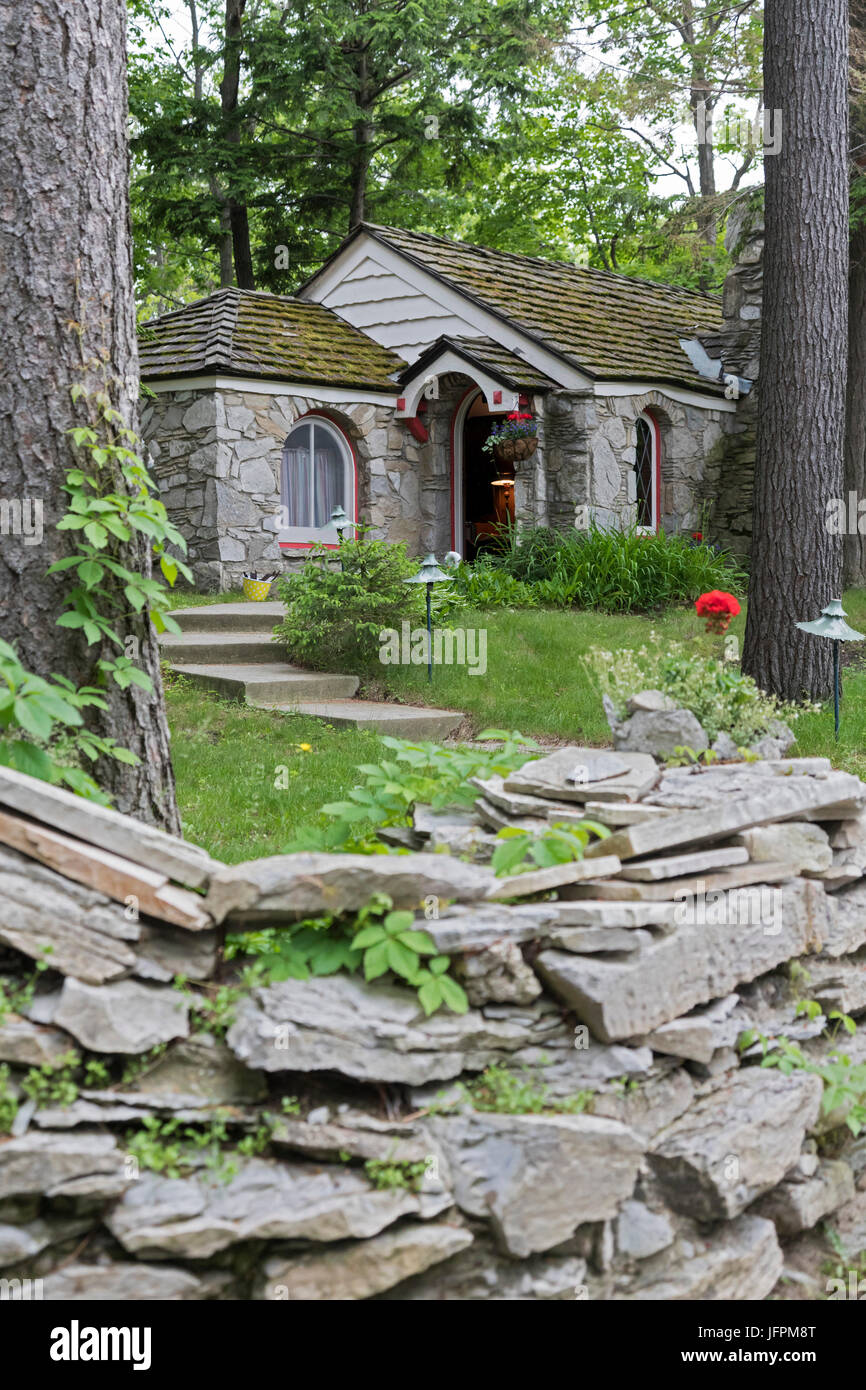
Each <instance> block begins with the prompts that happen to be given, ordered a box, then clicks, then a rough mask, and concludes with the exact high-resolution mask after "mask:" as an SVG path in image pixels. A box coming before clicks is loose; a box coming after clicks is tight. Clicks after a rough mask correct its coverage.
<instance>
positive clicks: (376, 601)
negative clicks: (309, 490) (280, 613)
mask: <svg viewBox="0 0 866 1390" xmlns="http://www.w3.org/2000/svg"><path fill="white" fill-rule="evenodd" d="M417 570H418V565H417V563H416V562H415V561H414V560H410V558H409V556H408V555H407V553H406V546H405V543H403V542H400V543H399V544H391V543H390V542H389V541H380V540H370V539H369V538H368V536H367V535H366V534H365V528H359V534H358V535H357V537H356V538H355V539H353V540H345V541H343V542H342V544H341V545H340V549H339V554H335V553H334V551H333V550H329V549H328V548H327V547H326V546H323V545H320V546H317V547H316V548H315V550H314V552H313V554H312V555H311V557H310V558H309V559H308V560H306V561H305V563H304V566H303V568H302V569H301V570H300V572H299V573H296V574H291V575H282V576H281V577H280V578H279V579H278V580H277V592H278V594H279V596H280V598H281V599H282V601H283V603H284V604H285V607H286V614H285V617H284V618H283V619H282V621H281V622H280V623H278V624H277V626H276V627H275V628H274V637H275V639H276V640H277V641H278V642H280V643H282V645H283V646H284V647H285V648H286V649H287V651H288V655H289V657H290V659H291V660H293V661H299V662H301V663H302V664H304V665H306V666H311V667H313V668H314V669H316V670H323V671H340V670H349V671H365V670H366V671H369V670H375V669H376V668H377V667H378V666H379V659H378V658H379V647H380V636H379V634H380V632H381V631H382V629H383V628H391V629H396V630H399V629H400V624H401V623H402V622H404V621H408V622H410V623H412V622H419V621H420V620H421V619H423V617H424V603H423V596H422V593H421V592H419V591H420V590H421V589H422V588H423V586H422V585H418V584H406V583H405V582H404V581H405V580H406V579H408V578H409V577H410V576H411V575H413V574H415V573H417Z"/></svg>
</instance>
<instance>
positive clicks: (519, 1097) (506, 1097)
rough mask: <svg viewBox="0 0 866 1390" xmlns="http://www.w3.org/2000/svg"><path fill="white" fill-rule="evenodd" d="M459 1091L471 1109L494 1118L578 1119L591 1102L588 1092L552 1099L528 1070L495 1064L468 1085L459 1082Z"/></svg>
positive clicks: (547, 1087) (544, 1086) (548, 1091)
mask: <svg viewBox="0 0 866 1390" xmlns="http://www.w3.org/2000/svg"><path fill="white" fill-rule="evenodd" d="M459 1091H460V1093H461V1094H462V1095H463V1096H464V1097H465V1098H466V1100H468V1101H469V1102H470V1104H471V1105H472V1107H473V1109H475V1110H483V1111H489V1112H492V1113H494V1114H498V1115H541V1114H544V1113H555V1114H562V1115H580V1114H582V1113H583V1112H584V1111H585V1110H586V1109H587V1108H588V1107H589V1105H590V1104H591V1101H592V1092H591V1091H578V1092H577V1093H576V1094H575V1095H573V1096H565V1097H559V1096H557V1097H556V1098H555V1099H554V1098H552V1097H551V1092H550V1087H549V1086H548V1085H547V1084H546V1083H545V1082H543V1081H540V1080H539V1079H538V1077H537V1076H536V1075H534V1074H533V1072H532V1071H531V1070H530V1068H529V1067H523V1068H521V1070H520V1071H519V1072H515V1071H510V1070H509V1068H508V1067H504V1066H501V1065H499V1064H498V1063H493V1064H492V1065H491V1066H489V1067H486V1068H485V1069H484V1071H483V1072H482V1073H481V1075H480V1076H476V1077H475V1078H473V1080H472V1081H468V1082H462V1081H461V1082H460V1083H459Z"/></svg>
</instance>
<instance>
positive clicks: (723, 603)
mask: <svg viewBox="0 0 866 1390" xmlns="http://www.w3.org/2000/svg"><path fill="white" fill-rule="evenodd" d="M695 609H696V610H697V614H698V617H699V618H719V617H722V616H723V615H724V614H727V615H729V617H731V618H735V617H736V616H737V614H738V613H739V611H740V605H739V604H738V603H737V600H736V599H735V598H734V596H733V594H726V593H725V592H724V590H722V589H711V590H710V592H709V593H708V594H701V596H700V598H699V599H698V600H697V602H696V604H695Z"/></svg>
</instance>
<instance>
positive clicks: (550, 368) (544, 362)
mask: <svg viewBox="0 0 866 1390" xmlns="http://www.w3.org/2000/svg"><path fill="white" fill-rule="evenodd" d="M365 260H370V261H374V262H375V263H376V264H377V265H380V266H381V267H382V270H383V273H384V274H393V275H397V276H399V277H400V278H402V279H404V280H407V281H409V282H410V283H411V284H412V285H413V286H414V287H415V288H416V289H417V290H418V291H419V293H421V294H424V295H426V296H427V297H428V298H430V299H432V300H433V301H434V302H435V303H436V304H438V305H440V306H441V307H442V308H444V309H447V310H448V312H449V313H451V314H453V315H454V316H455V317H456V318H459V319H461V320H463V322H465V323H466V325H467V328H468V334H469V335H471V336H473V337H476V338H492V340H493V341H494V342H495V343H499V344H500V346H501V347H504V348H508V350H509V351H510V352H513V353H515V354H516V356H518V357H521V358H522V359H523V360H524V361H525V362H527V363H528V364H529V365H530V366H532V367H535V368H536V369H537V370H538V371H540V372H543V373H544V375H545V376H549V377H550V378H551V380H552V381H555V382H557V384H558V385H560V386H563V387H567V388H569V389H570V390H581V389H586V387H588V386H589V385H590V384H591V382H590V378H589V377H588V376H586V375H585V373H583V372H580V371H578V370H577V368H575V367H570V366H569V365H568V364H567V363H566V362H563V361H562V359H561V358H559V357H557V356H555V355H554V354H553V353H551V352H548V351H546V350H545V349H544V348H542V347H539V346H538V344H537V343H535V342H533V340H532V339H531V338H528V337H526V335H525V334H523V333H521V331H520V329H518V328H515V327H513V326H511V325H509V324H508V323H507V322H506V321H505V319H504V318H501V317H500V316H499V315H498V314H493V313H491V312H490V311H489V310H487V309H484V308H482V306H481V305H479V304H476V303H475V302H474V301H473V300H471V299H469V298H468V297H467V296H466V295H464V294H461V293H460V291H459V290H457V289H455V288H453V287H452V286H450V285H447V284H445V282H444V281H442V280H440V279H438V277H436V276H434V275H431V274H430V273H429V272H428V271H425V270H424V269H423V268H422V267H421V266H419V265H418V264H417V263H416V262H415V261H413V260H411V259H410V258H409V257H408V256H405V255H403V253H402V252H400V251H398V250H397V249H396V247H392V246H386V245H385V244H384V243H383V242H380V241H376V240H375V239H374V238H373V237H372V236H370V234H369V233H367V232H362V233H361V234H360V235H359V236H357V237H356V238H355V240H354V241H353V242H351V244H350V245H349V246H347V247H346V248H345V250H344V251H342V252H340V253H339V254H338V255H337V256H336V257H335V259H334V260H333V261H332V262H331V263H330V265H327V266H325V268H324V269H323V270H321V271H319V273H318V274H317V275H316V276H315V277H314V278H313V279H312V280H311V281H310V282H309V283H308V284H307V285H305V286H303V287H302V288H301V290H300V291H299V292H298V298H299V299H309V300H312V301H313V302H314V303H317V304H322V303H325V302H328V301H329V296H330V295H331V294H332V292H333V291H335V290H336V289H337V287H338V286H339V285H343V284H345V283H346V281H348V280H349V279H350V277H351V276H352V274H353V272H354V271H355V270H357V269H358V267H359V266H360V265H361V263H362V262H363V261H365ZM328 307H329V308H331V309H333V312H334V313H335V314H338V315H339V316H340V318H345V319H347V321H349V322H351V321H352V320H351V319H350V318H349V315H348V313H347V312H346V309H347V308H348V307H349V306H348V305H346V304H338V303H330V302H328ZM367 331H368V332H369V330H367ZM370 336H371V337H373V336H374V335H373V334H370ZM439 336H440V334H439V333H437V334H435V336H434V337H433V338H432V339H431V341H430V343H427V344H425V347H424V350H426V348H427V347H430V346H432V343H433V342H435V340H436V337H439ZM386 346H387V345H386Z"/></svg>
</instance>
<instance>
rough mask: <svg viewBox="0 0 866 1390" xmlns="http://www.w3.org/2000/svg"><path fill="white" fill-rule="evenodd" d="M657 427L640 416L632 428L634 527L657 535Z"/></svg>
mask: <svg viewBox="0 0 866 1390" xmlns="http://www.w3.org/2000/svg"><path fill="white" fill-rule="evenodd" d="M659 444H660V440H659V427H658V424H657V423H656V421H655V420H654V419H653V418H652V416H651V415H639V416H638V419H637V422H636V426H635V460H634V472H635V506H636V510H637V516H636V518H635V520H636V523H637V525H638V526H639V527H640V528H641V529H642V530H645V531H657V530H658V528H659V523H660V520H661V518H660V515H659V511H660V508H659V491H660V459H659Z"/></svg>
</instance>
